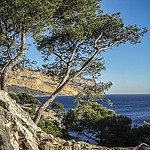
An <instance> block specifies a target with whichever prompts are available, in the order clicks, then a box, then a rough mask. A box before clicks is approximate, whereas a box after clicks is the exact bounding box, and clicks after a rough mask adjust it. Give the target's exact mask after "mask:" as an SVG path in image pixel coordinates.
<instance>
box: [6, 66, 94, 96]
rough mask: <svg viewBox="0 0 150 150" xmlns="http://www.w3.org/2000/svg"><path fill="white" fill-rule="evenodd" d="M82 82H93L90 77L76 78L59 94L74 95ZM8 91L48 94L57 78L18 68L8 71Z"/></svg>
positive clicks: (55, 85) (54, 85)
mask: <svg viewBox="0 0 150 150" xmlns="http://www.w3.org/2000/svg"><path fill="white" fill-rule="evenodd" d="M84 83H87V84H93V81H92V80H90V79H82V78H77V79H75V80H74V81H72V82H71V83H70V84H69V85H67V86H66V87H65V88H64V89H63V90H62V91H61V93H60V95H66V96H73V95H76V94H77V93H78V92H79V91H80V90H81V89H82V86H83V84H84ZM7 84H8V90H9V92H14V93H22V92H26V93H29V94H33V95H43V96H44V95H49V94H50V93H51V92H54V90H55V88H56V87H57V85H58V79H57V78H56V77H55V78H52V77H51V76H47V75H44V74H43V73H42V72H36V71H30V70H29V69H28V68H23V69H19V70H18V71H17V72H15V74H14V73H13V72H11V73H10V76H9V79H8V83H7Z"/></svg>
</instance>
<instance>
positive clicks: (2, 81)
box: [0, 32, 26, 92]
mask: <svg viewBox="0 0 150 150" xmlns="http://www.w3.org/2000/svg"><path fill="white" fill-rule="evenodd" d="M25 47H26V33H25V32H23V33H22V34H21V48H20V52H19V54H18V55H17V56H16V57H15V58H14V59H10V60H9V61H8V63H6V65H5V66H4V67H3V68H2V71H1V73H0V89H1V90H4V91H6V92H7V80H8V77H9V72H10V71H11V70H12V68H13V67H14V66H15V65H16V64H17V63H18V62H19V61H20V60H21V59H22V57H23V56H24V54H25Z"/></svg>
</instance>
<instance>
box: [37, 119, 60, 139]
mask: <svg viewBox="0 0 150 150" xmlns="http://www.w3.org/2000/svg"><path fill="white" fill-rule="evenodd" d="M38 126H39V127H40V128H41V129H42V130H43V131H44V132H46V133H48V134H52V135H54V136H55V137H56V136H59V137H61V136H62V128H60V127H59V126H58V123H57V122H54V121H50V120H47V119H41V120H40V122H39V123H38Z"/></svg>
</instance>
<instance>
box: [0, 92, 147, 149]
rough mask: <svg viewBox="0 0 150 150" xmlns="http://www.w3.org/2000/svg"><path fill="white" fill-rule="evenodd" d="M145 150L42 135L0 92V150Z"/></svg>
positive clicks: (145, 147) (24, 113) (28, 118)
mask: <svg viewBox="0 0 150 150" xmlns="http://www.w3.org/2000/svg"><path fill="white" fill-rule="evenodd" d="M21 149H22V150H104V149H105V150H109V149H110V150H116V149H117V150H128V149H130V150H132V149H133V150H138V149H139V150H140V149H142V150H144V149H145V150H146V149H149V147H148V146H147V145H144V144H142V145H140V146H137V147H134V148H131V147H130V148H119V147H117V148H107V147H101V146H95V145H91V144H88V143H86V142H83V141H80V142H76V141H74V140H71V141H66V140H64V139H60V138H58V137H57V138H55V137H54V136H53V135H48V134H46V133H44V132H43V131H42V130H41V129H40V128H39V127H37V126H36V125H35V124H34V122H33V121H32V119H31V118H30V116H29V115H28V113H27V112H25V111H23V109H22V108H21V107H20V106H19V105H18V104H16V101H15V100H12V99H11V98H10V97H9V95H8V93H6V92H4V91H1V90H0V150H21Z"/></svg>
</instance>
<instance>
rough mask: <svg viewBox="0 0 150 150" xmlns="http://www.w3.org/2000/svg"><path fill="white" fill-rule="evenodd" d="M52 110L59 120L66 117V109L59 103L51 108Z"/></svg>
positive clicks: (55, 103)
mask: <svg viewBox="0 0 150 150" xmlns="http://www.w3.org/2000/svg"><path fill="white" fill-rule="evenodd" d="M51 108H52V109H53V110H54V111H55V112H56V116H57V117H58V118H62V117H63V116H64V115H65V111H66V110H65V109H64V106H63V104H61V103H59V102H54V103H53V104H52V106H51Z"/></svg>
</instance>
